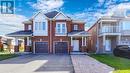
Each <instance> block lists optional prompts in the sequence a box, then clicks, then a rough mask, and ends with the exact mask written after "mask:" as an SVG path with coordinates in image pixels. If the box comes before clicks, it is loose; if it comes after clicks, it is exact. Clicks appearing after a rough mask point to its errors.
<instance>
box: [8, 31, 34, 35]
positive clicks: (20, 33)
mask: <svg viewBox="0 0 130 73" xmlns="http://www.w3.org/2000/svg"><path fill="white" fill-rule="evenodd" d="M31 34H32V31H31V30H21V31H16V32H13V33H9V34H7V36H13V35H14V36H15V35H18V36H22V35H31Z"/></svg>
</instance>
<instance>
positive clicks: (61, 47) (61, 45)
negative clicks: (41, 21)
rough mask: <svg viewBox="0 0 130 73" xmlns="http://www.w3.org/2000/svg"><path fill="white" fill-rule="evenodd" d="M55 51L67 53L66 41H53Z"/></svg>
mask: <svg viewBox="0 0 130 73" xmlns="http://www.w3.org/2000/svg"><path fill="white" fill-rule="evenodd" d="M55 53H68V44H67V42H56V43H55Z"/></svg>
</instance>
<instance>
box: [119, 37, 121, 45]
mask: <svg viewBox="0 0 130 73" xmlns="http://www.w3.org/2000/svg"><path fill="white" fill-rule="evenodd" d="M120 44H121V35H119V36H118V45H120Z"/></svg>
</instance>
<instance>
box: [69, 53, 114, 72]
mask: <svg viewBox="0 0 130 73" xmlns="http://www.w3.org/2000/svg"><path fill="white" fill-rule="evenodd" d="M71 59H72V63H73V66H74V70H75V73H111V72H112V71H113V70H114V69H113V68H112V67H110V66H107V65H105V64H103V63H101V62H99V61H97V60H95V59H93V58H91V57H89V56H87V55H71Z"/></svg>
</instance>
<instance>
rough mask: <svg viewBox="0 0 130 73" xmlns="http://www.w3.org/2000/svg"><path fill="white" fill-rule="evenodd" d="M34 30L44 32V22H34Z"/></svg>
mask: <svg viewBox="0 0 130 73" xmlns="http://www.w3.org/2000/svg"><path fill="white" fill-rule="evenodd" d="M35 30H46V23H45V22H35Z"/></svg>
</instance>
